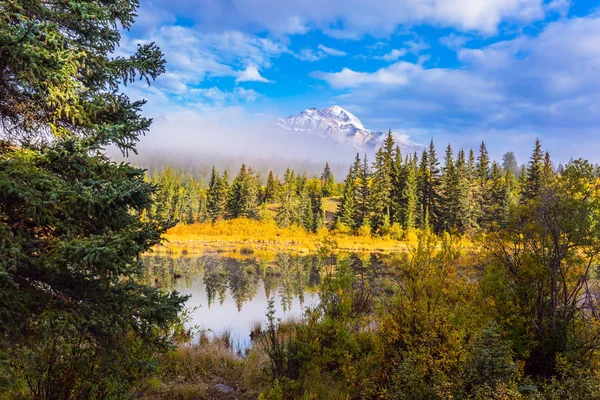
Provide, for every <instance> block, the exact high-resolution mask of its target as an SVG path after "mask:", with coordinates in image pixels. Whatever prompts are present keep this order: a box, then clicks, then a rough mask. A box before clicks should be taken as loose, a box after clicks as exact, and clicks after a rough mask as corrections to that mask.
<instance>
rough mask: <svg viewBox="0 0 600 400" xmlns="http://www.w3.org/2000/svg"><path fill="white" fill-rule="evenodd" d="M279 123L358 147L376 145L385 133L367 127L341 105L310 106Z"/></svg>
mask: <svg viewBox="0 0 600 400" xmlns="http://www.w3.org/2000/svg"><path fill="white" fill-rule="evenodd" d="M277 123H278V125H279V126H281V127H283V128H285V129H288V130H291V131H303V132H311V133H314V134H316V135H319V136H321V137H326V138H329V139H331V140H333V141H334V142H335V143H340V144H351V145H353V146H355V147H358V148H364V147H375V146H376V144H377V143H378V142H379V139H380V138H381V137H382V135H383V133H382V132H376V131H372V130H369V129H366V128H365V127H364V125H363V124H362V122H360V120H359V119H358V118H356V116H355V115H354V114H352V113H351V112H349V111H347V110H344V109H343V108H342V107H339V106H333V107H328V108H324V109H322V110H319V109H316V108H309V109H306V110H304V111H302V112H299V113H298V114H294V115H291V116H289V117H287V118H281V119H279V120H278V121H277Z"/></svg>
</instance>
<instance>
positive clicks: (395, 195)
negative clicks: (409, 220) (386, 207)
mask: <svg viewBox="0 0 600 400" xmlns="http://www.w3.org/2000/svg"><path fill="white" fill-rule="evenodd" d="M405 186H406V168H405V167H404V162H403V160H402V151H401V150H400V147H398V146H396V151H395V152H394V159H393V162H392V189H391V193H390V198H389V200H388V201H389V203H390V212H389V218H388V216H387V215H385V216H384V217H385V218H388V219H389V224H390V225H392V224H394V223H398V224H403V223H404V215H403V212H404V210H405V204H404V187H405Z"/></svg>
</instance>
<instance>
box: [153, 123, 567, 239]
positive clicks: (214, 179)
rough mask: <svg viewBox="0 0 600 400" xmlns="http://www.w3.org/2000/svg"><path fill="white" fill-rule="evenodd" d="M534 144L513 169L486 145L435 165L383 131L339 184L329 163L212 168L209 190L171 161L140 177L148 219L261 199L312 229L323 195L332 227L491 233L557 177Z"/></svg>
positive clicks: (259, 213)
mask: <svg viewBox="0 0 600 400" xmlns="http://www.w3.org/2000/svg"><path fill="white" fill-rule="evenodd" d="M562 170H563V167H562V166H560V165H559V166H558V167H555V166H554V165H553V163H552V161H551V159H550V155H549V154H548V153H547V152H544V151H543V150H542V147H541V143H540V141H539V140H537V141H536V143H535V147H534V150H533V153H532V155H531V158H530V160H529V162H528V163H527V164H523V165H522V166H521V167H520V168H519V166H518V164H517V161H516V159H515V157H514V154H513V153H512V152H509V153H506V154H505V155H504V157H503V162H502V165H500V164H499V163H498V162H496V161H492V160H491V159H490V157H489V155H488V150H487V148H486V145H485V143H484V142H482V143H481V146H480V147H479V149H478V151H477V153H475V152H474V151H473V150H469V151H468V152H465V151H464V150H462V149H461V150H459V151H458V153H457V155H456V157H455V155H454V151H453V149H452V147H451V146H450V145H448V146H447V148H446V150H445V155H444V157H443V160H442V161H441V162H440V160H439V158H438V155H437V151H436V149H435V146H434V143H433V141H431V143H430V145H429V147H428V148H426V149H424V150H423V152H422V154H421V155H420V157H419V155H418V154H417V153H413V154H403V153H402V150H401V148H400V147H399V146H398V145H397V144H396V143H395V141H394V138H393V135H392V134H391V132H390V133H389V134H388V136H387V138H386V139H385V141H384V143H383V146H382V147H381V148H380V149H379V150H378V151H377V154H376V156H375V162H374V163H370V162H369V160H368V159H367V156H366V154H365V155H364V156H363V157H362V158H361V157H360V155H359V154H357V155H356V158H355V160H354V162H353V164H352V165H351V166H350V169H349V171H348V175H347V176H346V179H345V180H344V182H343V183H336V182H335V179H334V176H333V173H332V172H331V169H330V168H329V164H326V165H325V168H324V169H323V172H322V173H321V175H320V176H316V175H315V176H313V177H312V178H308V177H307V176H306V174H302V175H300V174H297V173H296V172H295V171H294V170H292V169H290V168H288V169H287V171H286V173H285V175H284V177H283V180H281V179H279V177H278V176H276V175H274V174H273V172H272V171H271V172H269V175H268V177H267V179H266V181H265V180H264V179H261V176H260V175H259V174H258V173H256V172H255V171H254V170H252V168H249V167H247V166H246V165H242V167H241V169H240V170H239V172H238V174H237V176H236V177H235V178H234V179H233V181H231V180H230V177H229V174H228V172H227V171H224V172H223V173H219V171H217V169H216V168H215V167H213V168H212V173H211V177H210V181H209V182H208V186H207V187H203V185H202V184H201V182H199V181H197V180H196V179H194V178H192V177H189V176H186V175H185V174H183V173H181V172H178V171H176V170H174V169H173V168H171V167H169V168H167V169H166V170H164V171H162V172H154V173H153V174H152V175H150V176H149V177H148V179H150V181H151V182H152V183H154V184H155V185H156V186H157V188H158V189H157V191H156V194H155V197H156V200H157V201H156V204H155V206H154V208H153V209H152V211H151V212H152V213H154V215H156V216H158V217H160V218H164V219H169V220H174V221H176V222H182V223H194V222H204V221H215V220H218V219H232V218H237V217H247V218H255V219H261V218H269V217H270V213H269V212H268V208H267V205H270V204H277V205H278V206H277V207H273V208H272V210H273V211H274V212H276V216H275V220H276V221H277V223H278V224H279V225H280V226H289V225H292V224H297V225H299V226H303V227H305V228H306V229H309V230H313V231H314V230H316V229H318V228H319V227H321V226H323V225H324V224H325V218H324V212H323V207H322V199H323V198H324V197H330V196H339V197H340V201H339V206H338V209H337V214H336V217H335V220H334V221H333V223H332V224H331V226H330V227H331V228H336V229H339V230H343V231H352V232H361V233H363V234H367V233H368V234H381V235H386V234H392V236H397V233H398V232H402V231H408V230H411V229H415V228H421V229H424V228H429V229H433V230H434V231H437V232H441V231H444V230H446V231H448V230H454V229H456V230H459V231H461V232H466V231H470V230H473V229H484V230H493V229H497V228H500V227H503V226H505V224H506V223H507V222H508V221H509V219H510V216H511V213H513V212H514V210H515V209H516V206H517V205H518V204H520V203H523V202H526V201H527V200H528V199H532V198H534V197H536V196H537V195H538V194H539V193H540V190H541V188H542V187H543V186H544V185H545V184H547V183H548V182H550V181H551V180H552V179H554V178H555V177H557V176H560V174H561V172H562Z"/></svg>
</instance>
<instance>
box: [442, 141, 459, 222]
mask: <svg viewBox="0 0 600 400" xmlns="http://www.w3.org/2000/svg"><path fill="white" fill-rule="evenodd" d="M440 182H441V185H440V189H441V199H440V218H439V225H440V228H441V229H445V230H451V229H452V228H455V227H456V226H457V225H458V214H459V206H460V205H459V200H460V185H459V180H458V176H457V174H456V167H455V164H454V157H453V152H452V147H451V146H450V145H449V144H448V147H447V148H446V155H445V157H444V167H443V168H442V176H441V178H440Z"/></svg>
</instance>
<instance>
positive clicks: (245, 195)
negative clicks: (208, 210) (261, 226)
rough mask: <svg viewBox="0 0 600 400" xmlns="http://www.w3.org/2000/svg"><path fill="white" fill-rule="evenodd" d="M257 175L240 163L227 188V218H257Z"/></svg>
mask: <svg viewBox="0 0 600 400" xmlns="http://www.w3.org/2000/svg"><path fill="white" fill-rule="evenodd" d="M258 188H259V183H258V177H257V176H256V174H255V173H254V172H253V171H252V169H250V168H246V165H245V164H242V167H241V168H240V172H239V173H238V175H237V176H236V177H235V179H234V180H233V183H232V184H231V188H230V189H229V198H228V202H227V216H228V218H258V203H259V202H258Z"/></svg>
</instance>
